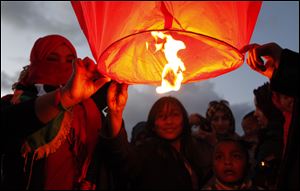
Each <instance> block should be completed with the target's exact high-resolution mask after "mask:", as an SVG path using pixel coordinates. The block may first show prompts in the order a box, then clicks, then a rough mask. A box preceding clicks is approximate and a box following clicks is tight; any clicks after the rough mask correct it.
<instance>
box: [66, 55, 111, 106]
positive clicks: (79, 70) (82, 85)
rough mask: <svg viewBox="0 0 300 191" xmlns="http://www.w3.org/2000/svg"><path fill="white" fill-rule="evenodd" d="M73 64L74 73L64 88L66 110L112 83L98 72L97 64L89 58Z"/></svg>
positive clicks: (75, 61)
mask: <svg viewBox="0 0 300 191" xmlns="http://www.w3.org/2000/svg"><path fill="white" fill-rule="evenodd" d="M72 64H73V73H72V75H71V77H70V79H69V81H68V82H67V84H66V85H65V86H64V87H63V88H62V97H61V103H62V105H63V106H64V107H65V108H67V107H70V106H73V105H75V104H77V103H79V102H81V101H83V100H85V99H87V98H89V97H90V96H91V95H93V94H94V93H95V92H96V91H97V90H98V89H99V88H101V87H102V86H103V85H104V84H105V83H107V82H109V81H110V78H107V77H105V76H103V75H101V74H100V73H99V72H98V70H97V66H96V64H95V63H94V62H93V60H91V59H90V58H88V57H85V58H84V59H83V60H81V59H80V58H77V59H75V60H74V61H73V63H72Z"/></svg>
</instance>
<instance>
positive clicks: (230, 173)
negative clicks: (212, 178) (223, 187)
mask: <svg viewBox="0 0 300 191" xmlns="http://www.w3.org/2000/svg"><path fill="white" fill-rule="evenodd" d="M224 174H225V175H227V176H231V175H234V174H235V172H234V171H233V170H225V171H224Z"/></svg>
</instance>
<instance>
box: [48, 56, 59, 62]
mask: <svg viewBox="0 0 300 191" xmlns="http://www.w3.org/2000/svg"><path fill="white" fill-rule="evenodd" d="M58 60H59V58H58V56H56V55H49V56H48V57H47V61H50V62H54V61H58Z"/></svg>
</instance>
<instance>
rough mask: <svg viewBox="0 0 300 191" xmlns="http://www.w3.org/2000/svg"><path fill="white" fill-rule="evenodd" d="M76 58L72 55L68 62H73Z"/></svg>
mask: <svg viewBox="0 0 300 191" xmlns="http://www.w3.org/2000/svg"><path fill="white" fill-rule="evenodd" d="M74 59H75V57H74V56H70V57H68V58H67V62H68V63H72V62H73V60H74Z"/></svg>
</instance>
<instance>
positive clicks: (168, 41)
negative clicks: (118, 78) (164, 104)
mask: <svg viewBox="0 0 300 191" xmlns="http://www.w3.org/2000/svg"><path fill="white" fill-rule="evenodd" d="M151 35H152V36H153V37H154V38H155V40H156V41H157V40H158V38H160V39H162V40H164V41H163V43H157V44H155V48H156V50H155V51H159V50H161V49H163V52H164V54H165V57H166V59H167V61H168V63H167V64H166V65H165V67H164V69H163V72H162V81H161V86H159V87H157V88H156V92H157V93H160V94H161V93H166V92H169V91H178V90H179V89H180V86H181V82H182V80H183V74H182V72H183V71H185V66H184V63H183V62H182V61H181V59H180V58H179V57H177V52H178V51H179V50H181V49H185V48H186V47H185V44H184V43H183V42H182V41H180V40H175V39H173V38H172V36H171V35H167V34H164V33H162V32H156V31H153V32H151ZM146 45H148V44H146ZM147 48H148V46H147Z"/></svg>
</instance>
